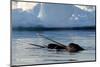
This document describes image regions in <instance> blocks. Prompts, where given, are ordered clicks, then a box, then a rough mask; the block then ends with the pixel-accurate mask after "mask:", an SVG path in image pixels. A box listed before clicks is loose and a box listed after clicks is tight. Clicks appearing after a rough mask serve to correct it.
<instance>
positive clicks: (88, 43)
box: [12, 30, 95, 65]
mask: <svg viewBox="0 0 100 67" xmlns="http://www.w3.org/2000/svg"><path fill="white" fill-rule="evenodd" d="M40 33H41V34H42V35H45V36H47V37H49V38H51V39H53V40H55V41H58V42H60V43H62V44H65V45H68V44H69V43H71V42H73V43H77V44H79V45H80V46H82V47H83V48H84V49H86V50H84V51H80V52H78V53H69V52H67V51H61V52H57V51H56V50H55V49H47V48H40V47H37V46H33V45H30V43H33V44H37V45H42V46H46V45H47V44H49V43H53V42H52V41H49V40H47V39H45V38H43V37H41V36H38V35H37V32H34V31H13V32H12V65H29V64H46V63H62V62H66V63H67V62H77V61H94V60H95V31H81V30H69V31H43V32H40Z"/></svg>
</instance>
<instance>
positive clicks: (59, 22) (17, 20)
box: [12, 3, 95, 27]
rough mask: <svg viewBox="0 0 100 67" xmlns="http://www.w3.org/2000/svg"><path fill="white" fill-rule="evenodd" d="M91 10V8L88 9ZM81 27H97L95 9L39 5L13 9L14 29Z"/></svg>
mask: <svg viewBox="0 0 100 67" xmlns="http://www.w3.org/2000/svg"><path fill="white" fill-rule="evenodd" d="M88 9H89V8H88ZM38 25H41V26H44V27H81V26H94V25H95V9H93V10H91V11H88V10H84V9H81V8H79V7H77V6H75V5H64V4H46V3H39V4H37V5H36V6H35V7H34V8H33V9H31V10H27V11H23V10H22V9H21V8H20V9H19V8H18V9H12V26H13V27H36V26H38Z"/></svg>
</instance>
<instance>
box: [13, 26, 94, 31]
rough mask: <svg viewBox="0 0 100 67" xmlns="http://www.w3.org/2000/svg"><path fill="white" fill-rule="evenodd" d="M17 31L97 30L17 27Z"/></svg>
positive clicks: (91, 28)
mask: <svg viewBox="0 0 100 67" xmlns="http://www.w3.org/2000/svg"><path fill="white" fill-rule="evenodd" d="M12 30H15V31H60V30H91V31H92V30H96V27H95V26H84V27H16V28H12Z"/></svg>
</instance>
